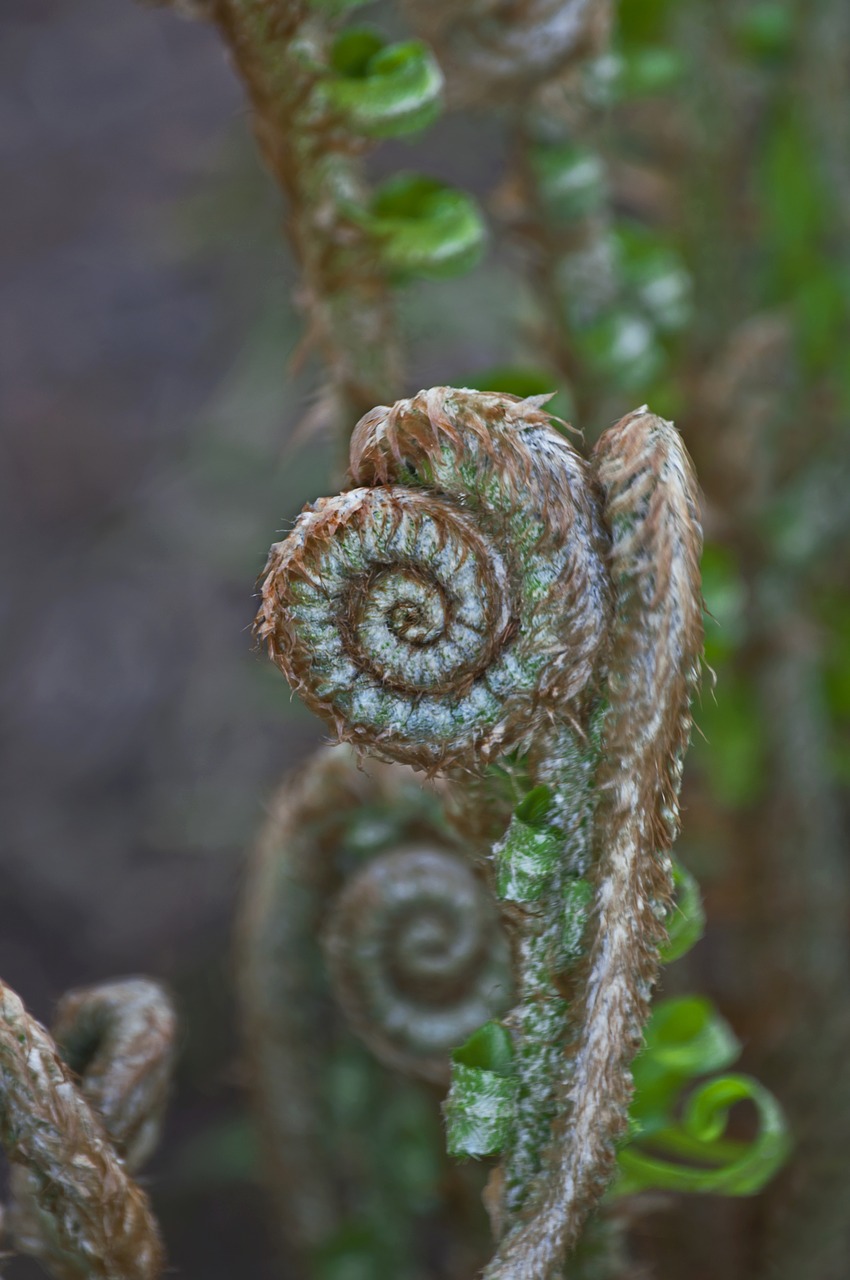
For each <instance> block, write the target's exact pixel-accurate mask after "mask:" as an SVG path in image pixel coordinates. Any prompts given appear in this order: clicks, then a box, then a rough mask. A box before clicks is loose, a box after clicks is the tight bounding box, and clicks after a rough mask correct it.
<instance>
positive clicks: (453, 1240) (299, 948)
mask: <svg viewBox="0 0 850 1280" xmlns="http://www.w3.org/2000/svg"><path fill="white" fill-rule="evenodd" d="M240 926H241V927H240V947H239V952H240V979H241V982H240V988H241V993H242V1005H243V1017H244V1022H245V1031H246V1036H247V1040H248V1044H249V1048H250V1054H251V1066H252V1076H253V1081H254V1087H255V1092H256V1101H257V1103H258V1110H259V1112H260V1114H261V1115H262V1116H263V1133H262V1137H263V1150H264V1155H265V1164H266V1170H267V1175H268V1184H269V1187H270V1190H271V1192H272V1194H273V1196H274V1200H275V1207H276V1210H277V1212H278V1213H279V1214H280V1218H281V1227H282V1229H283V1236H284V1240H285V1243H286V1246H287V1247H288V1249H290V1250H291V1249H293V1248H296V1249H297V1250H298V1252H299V1253H300V1254H301V1257H302V1262H303V1264H304V1265H305V1267H307V1269H308V1270H310V1272H311V1273H315V1274H317V1275H321V1274H324V1272H323V1270H322V1267H323V1266H326V1267H330V1266H331V1265H332V1262H333V1259H334V1258H335V1257H336V1256H337V1255H339V1256H340V1259H344V1258H346V1257H347V1258H349V1260H350V1263H349V1264H350V1265H355V1264H357V1265H359V1266H360V1267H361V1268H363V1269H364V1274H366V1273H368V1274H372V1275H376V1276H384V1275H393V1276H426V1275H428V1274H431V1271H430V1268H428V1266H427V1265H426V1264H425V1262H424V1259H425V1257H426V1256H427V1253H428V1247H427V1245H426V1243H425V1241H426V1238H427V1235H428V1234H429V1233H430V1235H431V1236H432V1237H433V1236H434V1235H436V1236H437V1237H438V1238H441V1237H442V1238H444V1239H445V1240H446V1242H447V1243H446V1244H445V1246H444V1247H445V1249H446V1251H447V1261H446V1268H447V1270H446V1272H445V1274H448V1275H462V1274H464V1273H465V1272H467V1273H468V1272H469V1271H470V1270H471V1269H472V1267H473V1265H474V1264H475V1262H477V1261H480V1260H481V1258H480V1252H481V1239H480V1237H481V1229H480V1224H479V1225H478V1227H477V1228H476V1216H478V1215H477V1213H476V1202H477V1200H478V1196H479V1194H480V1186H479V1185H478V1182H477V1181H476V1179H475V1177H474V1174H473V1173H472V1171H470V1172H469V1175H468V1176H465V1174H464V1175H463V1176H462V1174H461V1171H456V1170H452V1168H451V1167H450V1166H449V1165H447V1163H446V1160H445V1156H444V1154H443V1145H444V1144H443V1141H442V1135H441V1133H440V1129H439V1124H438V1123H437V1118H436V1114H435V1108H434V1100H433V1089H429V1088H427V1087H425V1088H423V1087H422V1086H419V1085H417V1084H415V1083H414V1081H415V1080H417V1079H418V1080H425V1081H434V1082H437V1083H439V1084H441V1086H442V1088H441V1092H444V1090H445V1084H446V1083H447V1081H448V1070H449V1051H450V1050H451V1049H452V1048H453V1047H454V1045H455V1044H457V1043H461V1042H462V1041H463V1040H465V1039H466V1038H467V1037H468V1036H469V1035H470V1034H471V1033H472V1032H473V1031H475V1030H476V1028H477V1027H478V1026H479V1025H480V1023H482V1022H484V1021H486V1019H487V1018H489V1017H492V1016H494V1015H496V1014H499V1013H501V1012H502V1011H503V1010H504V1009H505V1008H506V1007H507V1006H508V1005H509V1004H510V1001H511V994H512V992H511V973H510V964H509V957H508V954H507V944H506V940H505V937H504V935H503V934H502V932H501V929H500V926H499V922H498V917H497V912H496V906H495V902H494V901H493V899H492V896H491V894H490V892H489V890H488V888H487V886H486V884H485V883H484V881H483V880H482V879H481V877H480V876H478V875H477V874H476V873H475V871H474V869H473V867H472V866H471V865H470V863H469V861H468V860H466V859H465V858H464V856H463V850H462V846H460V845H459V843H458V841H457V838H456V837H455V836H454V835H453V833H452V832H451V831H450V830H449V829H448V828H447V827H446V824H445V821H444V820H443V818H442V816H441V806H440V803H439V798H438V796H437V794H436V793H435V792H434V791H433V789H427V788H426V789H423V787H422V786H421V785H419V784H418V783H417V782H416V780H415V778H414V775H413V774H412V773H411V772H410V771H403V770H401V769H388V768H387V767H386V766H382V765H380V764H377V763H374V762H373V763H370V767H369V770H368V772H366V771H364V770H363V769H362V768H360V767H358V761H357V757H356V755H355V754H354V752H352V751H351V750H350V749H349V748H347V747H333V748H329V749H328V750H326V751H324V752H323V753H321V754H320V755H319V756H318V757H316V759H314V760H313V761H311V762H310V764H309V765H308V766H307V767H306V768H305V769H304V770H303V771H302V773H301V774H300V775H298V776H297V777H295V778H293V779H292V780H291V781H289V782H287V784H286V785H285V786H284V788H283V789H282V790H281V791H280V793H279V795H278V796H277V798H276V799H275V801H274V804H273V806H272V810H271V812H270V814H269V818H268V821H267V824H266V826H265V829H264V831H263V834H262V836H261V838H260V842H259V845H258V848H257V851H256V856H255V861H254V864H253V869H252V874H251V879H250V885H249V894H248V898H247V900H246V903H245V906H244V909H243V913H242V918H241V922H240ZM349 1028H351V1029H353V1030H354V1031H355V1033H356V1035H357V1037H359V1038H360V1039H362V1040H363V1041H364V1042H365V1044H366V1045H367V1046H368V1052H364V1050H363V1048H362V1047H360V1045H359V1043H358V1040H357V1039H355V1038H352V1036H351V1034H350V1030H349ZM373 1055H377V1059H379V1060H380V1062H383V1063H385V1064H387V1065H388V1066H389V1067H391V1068H393V1073H392V1074H390V1073H388V1072H387V1071H386V1070H385V1069H383V1068H382V1067H381V1066H380V1065H379V1061H378V1060H376V1057H374V1056H373ZM399 1071H403V1072H404V1073H405V1074H406V1075H407V1076H409V1077H412V1078H413V1079H412V1080H411V1081H406V1080H403V1079H401V1078H400V1077H399V1076H398V1075H397V1074H395V1073H397V1072H399ZM441 1182H442V1183H444V1184H445V1185H448V1186H452V1187H453V1188H454V1190H453V1193H452V1195H451V1196H450V1197H449V1203H444V1204H441V1196H440V1191H439V1187H440V1183H441ZM352 1258H353V1259H354V1262H351V1259H352ZM340 1265H342V1261H341V1262H340Z"/></svg>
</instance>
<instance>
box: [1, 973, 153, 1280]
mask: <svg viewBox="0 0 850 1280" xmlns="http://www.w3.org/2000/svg"><path fill="white" fill-rule="evenodd" d="M174 1029H175V1026H174V1015H173V1012H172V1010H171V1006H170V1004H169V1002H168V999H167V997H166V996H165V995H164V993H163V992H162V991H161V990H160V988H158V987H156V986H155V985H154V984H153V983H148V982H143V981H142V980H140V979H136V980H131V981H128V982H124V983H115V984H111V985H110V986H106V987H101V988H97V987H95V988H91V989H89V990H86V991H79V992H72V993H71V994H70V995H69V996H67V997H66V998H65V1000H64V1001H63V1002H62V1005H61V1007H60V1012H59V1020H58V1032H59V1035H60V1036H61V1039H62V1042H63V1045H64V1046H65V1047H66V1049H67V1053H68V1059H69V1062H70V1064H71V1065H70V1066H69V1065H67V1064H66V1062H65V1061H63V1059H62V1057H60V1056H59V1053H58V1052H57V1047H56V1045H55V1044H54V1041H53V1040H52V1039H51V1037H50V1036H49V1035H48V1033H47V1032H46V1031H45V1030H44V1028H43V1027H41V1026H40V1025H39V1024H38V1023H37V1022H36V1021H35V1020H34V1019H33V1018H31V1017H30V1016H29V1014H28V1013H27V1012H26V1010H25V1009H24V1007H23V1005H22V1003H21V1001H20V1000H19V998H18V997H17V996H16V995H15V994H14V992H12V991H11V990H10V989H9V988H8V987H6V986H4V985H2V984H0V1081H2V1101H0V1134H1V1135H2V1142H3V1146H4V1148H5V1150H6V1153H7V1155H8V1157H9V1160H10V1161H11V1163H12V1166H13V1170H12V1180H11V1191H12V1203H11V1205H10V1208H9V1215H8V1225H9V1229H10V1233H11V1235H12V1238H13V1241H14V1243H15V1245H16V1247H17V1248H18V1249H19V1250H20V1251H21V1252H23V1253H28V1254H31V1255H32V1256H34V1257H36V1258H38V1259H39V1261H40V1262H41V1263H42V1264H43V1265H44V1266H45V1267H46V1269H47V1270H48V1271H49V1272H50V1274H51V1275H53V1276H56V1277H58V1280H89V1278H90V1277H98V1278H100V1280H155V1277H157V1276H159V1275H160V1274H161V1271H162V1267H163V1263H164V1258H163V1251H162V1245H161V1243H160V1238H159V1232H158V1230H157V1226H156V1222H155V1220H154V1218H153V1216H152V1214H151V1210H150V1206H149V1204H148V1201H147V1197H146V1196H145V1195H144V1193H143V1192H142V1191H141V1190H140V1188H139V1187H138V1186H137V1185H136V1184H135V1183H134V1182H133V1181H132V1180H131V1178H130V1177H129V1176H128V1173H127V1171H126V1168H127V1167H135V1165H137V1164H138V1162H139V1161H140V1160H141V1159H143V1158H144V1155H145V1154H146V1153H147V1151H148V1150H149V1149H150V1146H151V1145H152V1142H153V1140H154V1137H155V1133H156V1130H157V1127H158V1123H159V1118H160V1115H161V1110H162V1105H163V1101H164V1092H165V1088H166V1085H167V1076H168V1073H169V1069H170V1064H171V1056H172V1043H173V1036H174ZM72 1068H76V1069H77V1070H79V1071H81V1077H82V1078H81V1081H80V1085H79V1087H78V1085H77V1084H76V1082H75V1080H74V1077H73V1075H72Z"/></svg>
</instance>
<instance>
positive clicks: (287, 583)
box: [258, 388, 702, 1280]
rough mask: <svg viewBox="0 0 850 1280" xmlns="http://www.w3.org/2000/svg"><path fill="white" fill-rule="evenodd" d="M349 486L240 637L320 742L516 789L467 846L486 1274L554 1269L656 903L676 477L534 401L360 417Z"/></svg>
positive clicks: (681, 633)
mask: <svg viewBox="0 0 850 1280" xmlns="http://www.w3.org/2000/svg"><path fill="white" fill-rule="evenodd" d="M351 479H352V481H353V482H354V484H355V485H357V486H358V487H355V488H353V489H351V490H349V491H347V492H346V493H343V494H341V495H340V496H339V497H338V498H330V499H324V500H320V501H319V502H318V503H316V504H314V505H313V506H312V507H309V508H307V509H306V510H305V512H304V513H303V514H302V515H301V516H300V517H299V518H298V520H297V521H296V525H295V528H294V529H293V531H292V533H291V534H290V535H289V537H288V538H287V539H286V540H285V541H284V542H283V543H279V544H277V545H276V546H275V547H273V548H272V552H271V555H270V559H269V564H268V566H267V570H266V574H265V577H264V581H263V592H262V604H261V608H260V613H259V616H258V630H259V634H260V636H261V638H262V639H263V640H264V641H265V642H266V643H267V645H268V648H269V652H270V654H271V656H272V658H273V659H274V660H275V662H276V663H277V664H278V665H279V666H280V667H281V669H282V670H283V671H284V673H285V674H286V675H287V677H288V679H289V681H290V683H291V684H292V686H293V688H295V689H296V690H297V691H298V692H299V693H300V694H301V695H302V696H303V697H304V699H305V700H306V701H307V702H308V704H309V705H311V706H312V707H313V708H314V709H315V710H316V711H317V712H319V714H321V715H323V716H324V718H325V719H326V720H327V721H328V722H329V723H330V724H331V725H332V726H333V727H334V729H335V731H336V732H337V734H338V736H339V737H340V738H341V739H342V740H345V741H349V742H351V743H353V744H355V745H356V746H358V747H363V748H367V749H369V750H370V751H371V752H373V753H376V754H378V755H380V756H383V757H385V758H389V759H395V760H399V761H402V762H405V763H409V764H412V765H414V766H418V767H420V768H424V769H426V770H428V771H429V772H435V771H437V770H443V771H446V772H448V773H450V774H452V775H454V777H456V778H461V777H462V776H463V774H464V771H468V770H473V771H476V772H477V773H479V774H480V773H481V772H482V770H484V769H485V768H486V766H487V765H488V764H490V763H492V762H494V761H496V760H498V759H501V760H502V761H503V764H504V763H506V764H507V767H508V771H509V772H510V771H511V770H516V769H517V768H520V766H521V770H522V771H523V773H524V776H529V775H530V779H531V782H532V783H536V784H537V786H538V789H539V790H538V791H535V792H533V793H532V794H531V795H530V796H529V797H528V798H527V801H524V802H523V803H522V804H520V806H519V807H518V809H517V811H516V813H515V815H514V818H513V819H512V821H511V823H510V826H509V827H508V830H507V832H506V833H505V835H504V837H503V839H502V840H501V841H499V842H498V843H497V845H496V847H495V849H494V860H495V881H496V884H495V887H496V891H497V893H498V894H499V896H501V897H502V898H503V899H504V900H505V902H506V904H509V907H510V909H509V911H507V908H506V911H507V915H508V918H509V920H510V928H511V932H512V935H513V945H514V952H515V955H516V959H517V990H518V1003H517V1005H516V1007H515V1008H514V1010H512V1012H511V1013H510V1014H509V1015H508V1016H507V1018H506V1019H505V1026H506V1027H507V1029H508V1030H509V1032H510V1036H511V1040H512V1045H513V1060H514V1070H515V1072H516V1077H517V1080H518V1087H517V1089H516V1091H515V1094H514V1095H513V1096H514V1098H515V1101H514V1102H513V1104H512V1105H513V1108H514V1110H513V1116H512V1119H511V1122H510V1123H509V1124H507V1125H506V1126H505V1136H506V1145H505V1157H504V1162H503V1166H502V1171H501V1174H500V1176H499V1178H498V1179H497V1180H496V1182H495V1184H494V1186H493V1188H492V1189H491V1193H490V1196H489V1201H490V1206H491V1209H492V1216H493V1220H494V1223H495V1226H496V1230H497V1234H500V1235H501V1236H502V1240H501V1243H500V1247H499V1250H498V1252H497V1255H496V1258H495V1259H494V1261H493V1262H492V1263H491V1265H490V1267H489V1268H488V1270H487V1273H486V1274H487V1276H488V1277H490V1278H491V1280H495V1277H499V1278H500V1280H507V1278H508V1277H510V1278H511V1280H519V1278H520V1277H529V1276H534V1277H549V1276H554V1275H555V1274H556V1272H557V1270H558V1268H559V1267H560V1265H561V1262H562V1261H563V1258H564V1256H565V1254H566V1252H567V1250H568V1248H569V1247H570V1246H571V1245H572V1244H573V1243H574V1242H575V1240H576V1238H577V1235H578V1233H579V1231H580V1229H581V1226H582V1224H583V1222H584V1220H585V1218H586V1216H587V1214H588V1212H589V1211H590V1209H591V1208H592V1207H593V1205H594V1204H595V1203H596V1202H597V1201H598V1199H599V1197H600V1196H601V1194H602V1192H603V1191H604V1188H605V1186H606V1185H607V1182H608V1181H609V1180H610V1177H611V1175H612V1173H613V1164H614V1144H615V1142H616V1141H617V1139H618V1138H619V1137H620V1136H621V1135H622V1133H623V1132H624V1129H625V1125H626V1116H627V1107H628V1101H629V1096H630V1088H631V1085H630V1075H629V1064H630V1061H631V1059H632V1057H633V1056H634V1054H635V1052H636V1051H637V1049H638V1048H639V1045H640V1039H641V1030H642V1027H643V1023H644V1021H645V1019H646V1016H647V1012H648V1001H649V996H650V993H651V989H652V984H653V981H654V978H655V975H656V971H657V966H658V950H659V947H660V945H661V943H662V941H663V938H664V930H663V920H664V918H665V915H666V913H667V910H668V908H669V905H670V898H671V892H672V876H671V866H670V858H669V849H670V846H671V844H672V840H673V838H674V835H675V831H676V823H677V799H676V798H677V794H678V787H679V782H680V778H681V766H682V756H683V753H684V748H685V745H686V741H687V735H688V729H689V713H688V705H689V699H690V694H691V692H692V689H693V685H694V681H695V679H696V675H697V669H698V656H699V652H700V649H701V643H702V630H701V602H700V593H699V576H698V558H699V552H700V545H701V534H700V526H699V520H698V512H697V495H696V487H695V482H694V479H693V475H692V471H691V468H690V463H689V460H688V458H687V455H686V453H685V451H684V449H683V447H682V444H681V441H680V440H679V437H678V435H677V434H676V432H675V430H674V429H673V427H672V426H671V425H670V424H669V423H666V422H663V421H662V420H660V419H658V418H656V417H654V415H652V414H650V413H648V412H647V411H646V410H645V409H643V410H639V411H638V412H637V413H635V414H631V415H629V417H627V418H625V419H623V421H622V422H620V423H619V424H617V426H616V427H614V428H612V429H611V430H610V431H609V432H607V433H605V435H603V437H602V439H601V440H600V442H599V445H598V446H597V449H596V451H595V454H594V459H593V464H592V467H589V466H588V464H587V463H585V462H584V461H583V460H582V459H581V457H580V456H579V455H578V454H577V453H576V451H575V450H574V449H573V448H572V447H571V446H570V444H569V443H568V442H567V440H566V439H565V438H564V437H563V436H562V435H561V434H560V433H559V432H558V431H556V430H555V428H554V427H553V426H552V425H551V424H550V422H549V421H548V420H547V416H546V415H545V413H544V412H543V410H542V407H541V404H540V402H539V401H538V400H535V399H532V400H527V401H518V400H517V399H516V398H514V397H510V396H503V395H495V394H490V395H488V394H483V393H475V392H470V391H461V390H453V389H450V388H434V389H432V390H431V391H427V392H422V393H420V394H419V395H418V396H416V397H414V398H413V399H412V400H407V401H400V402H399V403H398V404H396V405H395V406H394V407H392V408H391V409H388V408H386V407H380V408H378V409H375V410H373V411H372V412H371V413H369V414H367V415H366V416H365V417H364V418H363V419H362V420H361V422H360V423H359V424H358V426H357V428H356V429H355V432H354V436H353V439H352V447H351ZM471 794H472V796H473V801H472V802H473V803H474V804H476V805H480V803H481V798H482V797H481V792H480V790H479V789H472V791H471ZM473 825H474V824H473ZM580 960H581V961H582V965H581V967H580V968H579V967H577V966H578V964H579V961H580ZM569 996H571V997H572V998H571V999H568V997H569ZM568 1042H572V1048H571V1051H570V1053H569V1055H568V1056H565V1048H566V1045H567V1043H568ZM456 1061H457V1062H458V1064H459V1066H461V1067H466V1066H469V1065H470V1064H469V1063H467V1062H465V1061H464V1060H463V1058H462V1057H461V1058H458V1057H457V1056H456ZM473 1068H474V1069H475V1066H474V1063H473ZM491 1074H492V1073H491ZM490 1083H491V1084H492V1081H490ZM473 1102H474V1099H473ZM458 1105H459V1098H458V1096H457V1095H455V1106H454V1109H453V1110H454V1122H455V1127H456V1131H457V1120H458V1116H457V1108H458ZM461 1127H462V1125H461Z"/></svg>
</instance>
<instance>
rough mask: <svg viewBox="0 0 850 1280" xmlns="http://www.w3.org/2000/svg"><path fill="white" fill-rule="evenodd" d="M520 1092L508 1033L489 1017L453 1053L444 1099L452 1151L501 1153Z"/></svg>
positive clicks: (462, 1155)
mask: <svg viewBox="0 0 850 1280" xmlns="http://www.w3.org/2000/svg"><path fill="white" fill-rule="evenodd" d="M516 1095H517V1080H516V1077H515V1075H514V1073H513V1045H512V1041H511V1037H510V1034H509V1032H508V1031H507V1030H506V1028H505V1027H503V1026H502V1024H501V1023H499V1022H487V1023H485V1024H484V1026H483V1027H479V1029H478V1030H477V1031H475V1032H474V1033H473V1034H472V1035H471V1036H470V1038H469V1039H468V1040H467V1041H466V1043H465V1044H464V1045H461V1047H460V1048H459V1049H456V1050H455V1052H454V1053H453V1054H452V1082H451V1087H450V1089H449V1094H448V1097H447V1099H446V1101H445V1103H444V1105H443V1111H444V1114H445V1118H446V1136H447V1143H448V1150H449V1154H450V1155H453V1156H456V1157H459V1158H465V1157H469V1156H475V1157H477V1156H492V1155H497V1154H498V1153H499V1152H500V1151H501V1150H502V1149H503V1147H504V1146H505V1145H506V1143H507V1142H508V1141H509V1139H510V1135H511V1129H512V1126H513V1117H514V1106H515V1103H516Z"/></svg>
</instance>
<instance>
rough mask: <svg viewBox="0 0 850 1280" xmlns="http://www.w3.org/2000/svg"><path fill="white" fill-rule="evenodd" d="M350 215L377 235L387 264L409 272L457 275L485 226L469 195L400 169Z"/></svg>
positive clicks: (477, 247) (480, 245) (477, 249)
mask: <svg viewBox="0 0 850 1280" xmlns="http://www.w3.org/2000/svg"><path fill="white" fill-rule="evenodd" d="M352 215H353V216H354V217H355V218H356V219H357V220H358V221H359V222H360V223H361V224H362V225H363V226H365V227H366V229H367V230H369V231H371V232H372V234H373V235H374V236H375V237H376V239H377V240H378V241H379V243H380V246H381V254H382V257H383V259H384V262H385V263H386V265H387V267H388V269H389V270H390V271H392V272H393V273H394V274H395V275H396V276H399V277H401V278H402V279H404V278H405V277H409V276H426V277H441V276H452V275H459V274H461V273H462V272H464V271H468V270H469V269H470V268H471V267H473V266H475V264H476V263H477V262H478V260H479V258H480V257H481V255H482V253H483V250H484V243H485V239H486V230H485V226H484V220H483V218H482V217H481V214H480V212H479V210H478V206H477V205H476V203H475V201H474V200H473V199H472V197H471V196H468V195H466V194H465V193H464V192H462V191H459V190H457V189H456V188H454V187H449V186H446V185H445V183H442V182H439V181H437V179H436V178H428V177H425V176H424V175H422V174H417V173H400V174H397V175H396V176H395V177H394V178H391V179H390V180H389V181H388V182H385V183H383V184H382V185H381V186H380V187H378V188H377V190H376V191H375V194H374V196H373V198H372V201H371V203H370V205H369V208H368V209H367V210H359V209H358V210H352Z"/></svg>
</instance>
